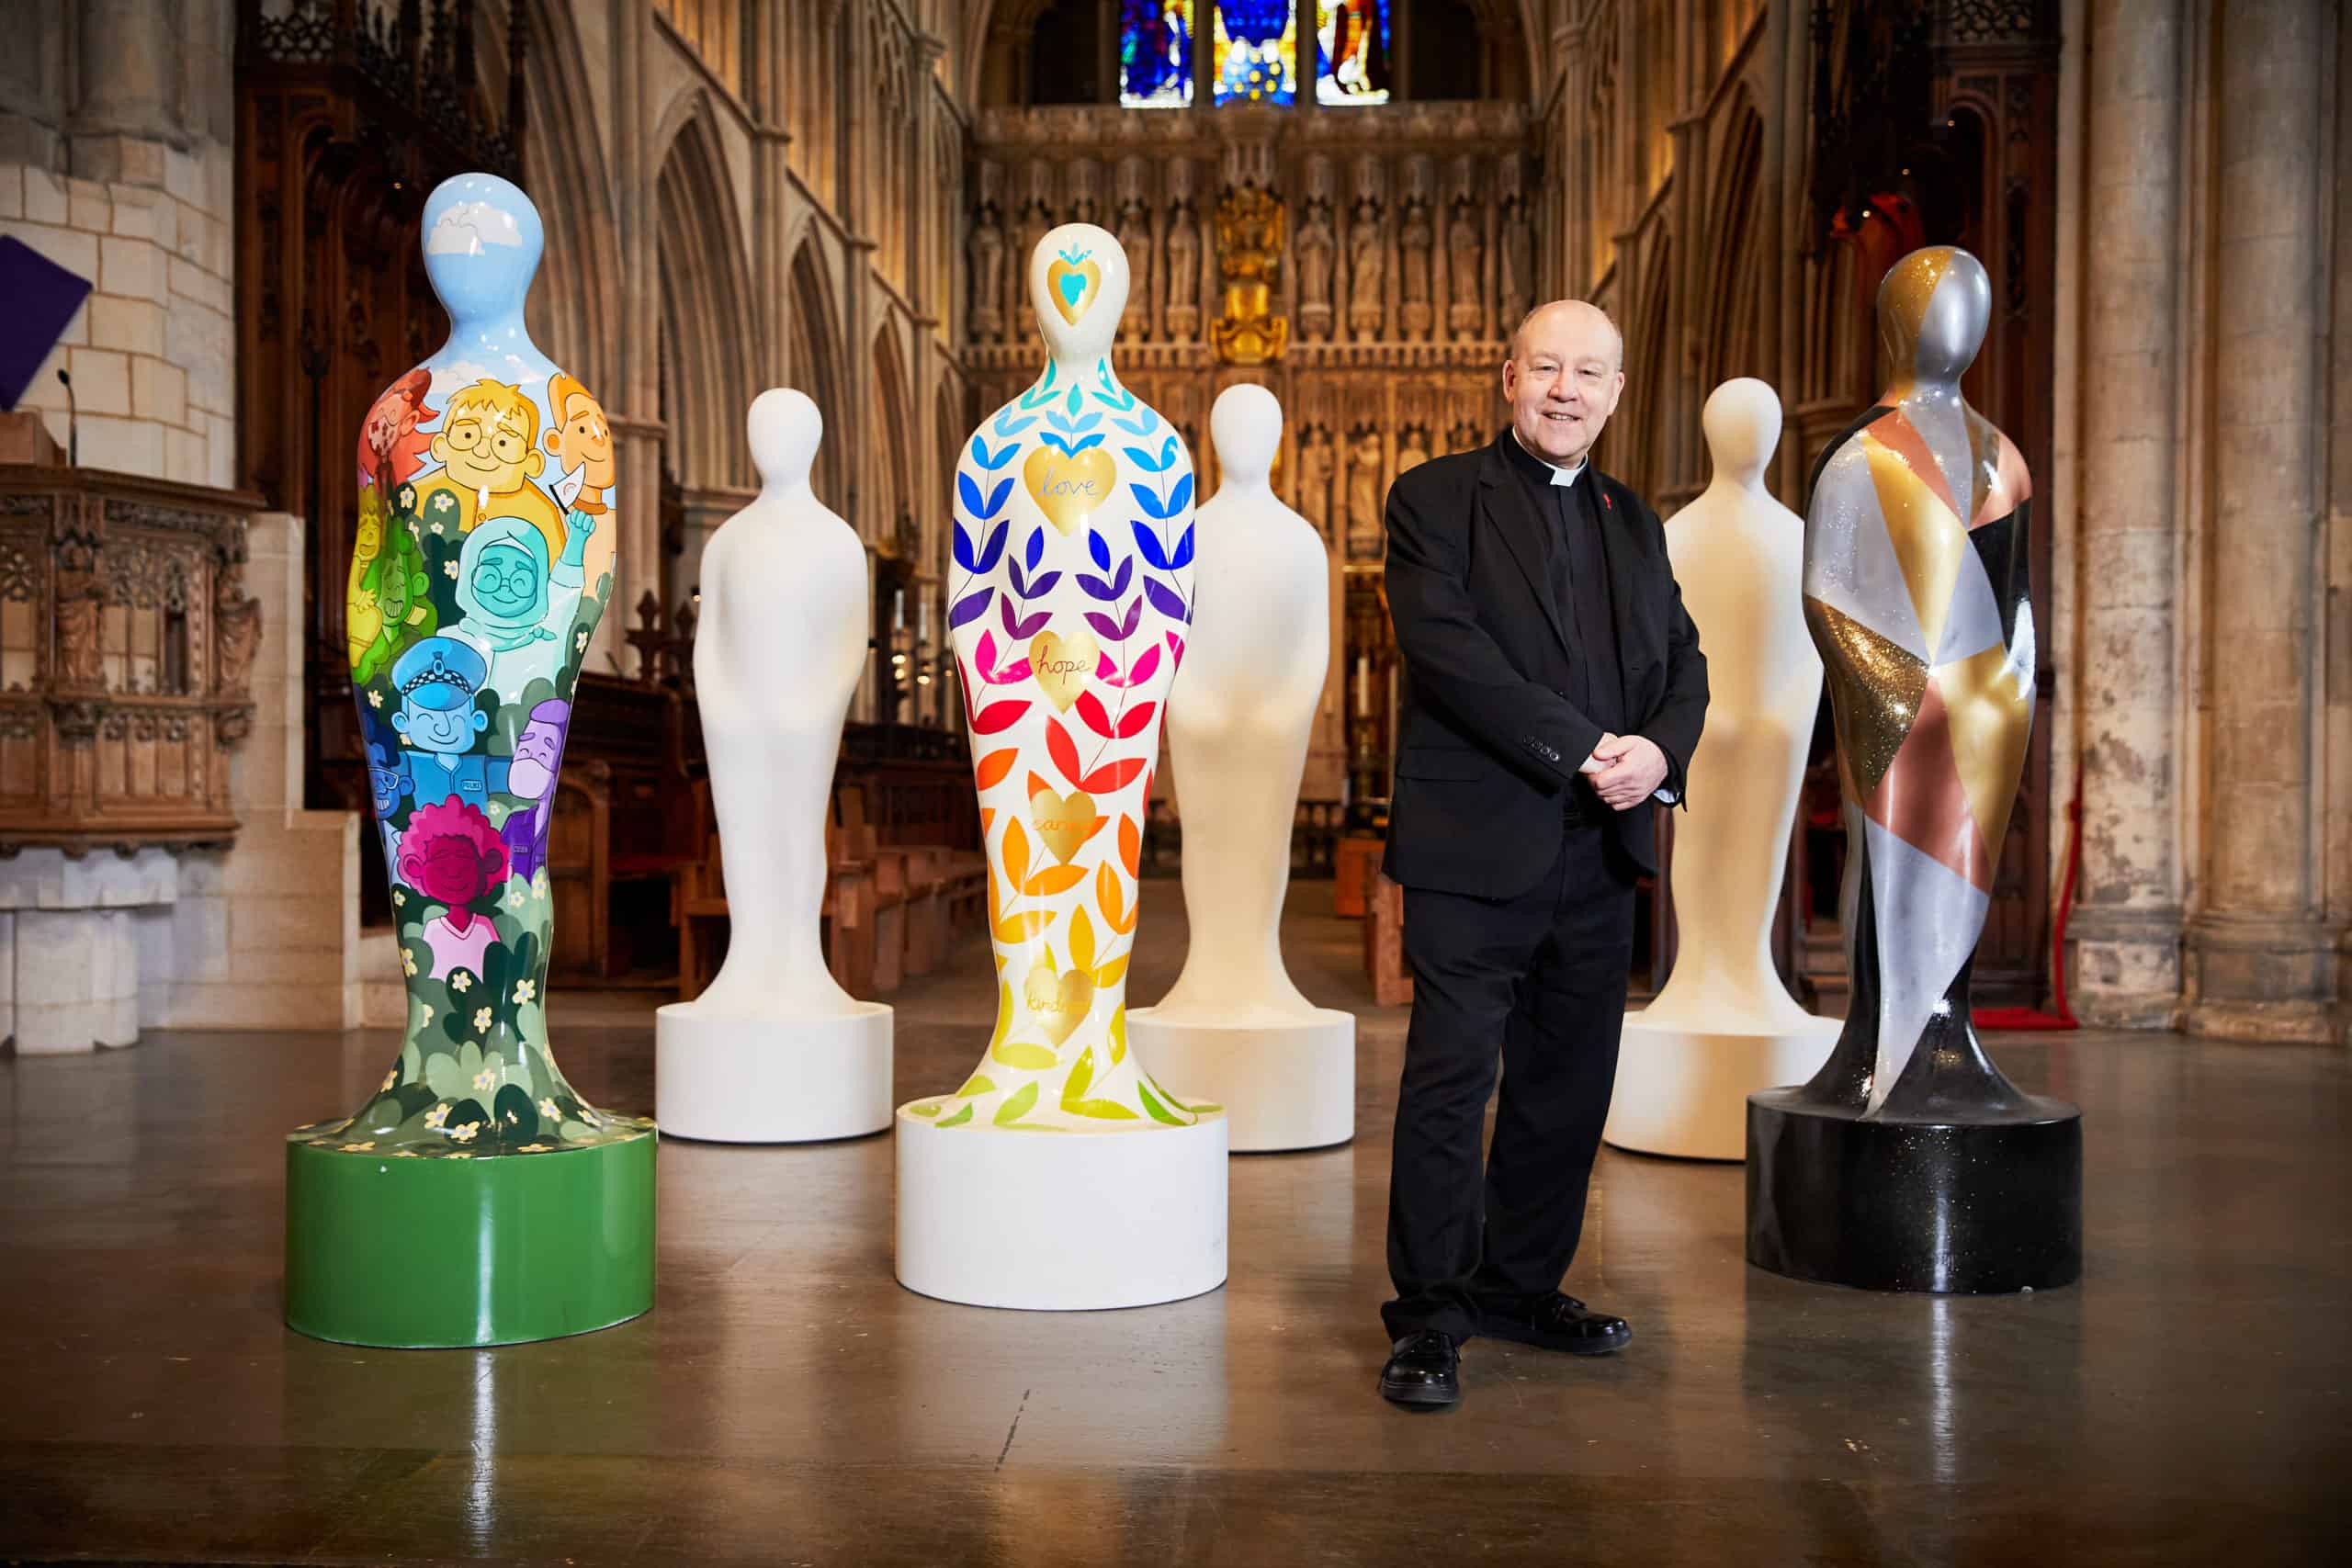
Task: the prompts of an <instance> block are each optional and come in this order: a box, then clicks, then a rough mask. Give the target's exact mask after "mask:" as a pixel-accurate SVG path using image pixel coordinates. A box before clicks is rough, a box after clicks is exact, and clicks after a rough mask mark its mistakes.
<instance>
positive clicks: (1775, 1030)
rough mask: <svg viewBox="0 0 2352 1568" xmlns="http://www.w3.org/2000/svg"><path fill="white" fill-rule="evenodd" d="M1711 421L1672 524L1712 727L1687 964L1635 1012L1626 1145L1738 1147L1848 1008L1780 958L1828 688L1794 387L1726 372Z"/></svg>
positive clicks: (1613, 1116) (1626, 1061) (1692, 827)
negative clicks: (1791, 440) (1698, 472)
mask: <svg viewBox="0 0 2352 1568" xmlns="http://www.w3.org/2000/svg"><path fill="white" fill-rule="evenodd" d="M1700 423H1701V425H1702V429H1703V430H1704V432H1705V434H1706V437H1707V451H1708V454H1709V455H1710V457H1712V458H1713V462H1714V470H1715V472H1714V480H1713V483H1711V484H1710V485H1708V487H1707V489H1706V490H1705V491H1703V492H1702V494H1701V495H1700V496H1699V498H1698V499H1697V500H1695V501H1693V502H1691V504H1690V505H1689V506H1686V507H1684V508H1683V509H1682V510H1681V511H1680V512H1679V513H1676V514H1675V516H1674V519H1673V521H1672V522H1671V523H1669V524H1668V526H1667V530H1666V541H1667V553H1668V556H1669V557H1670V558H1672V560H1673V562H1674V575H1675V580H1676V581H1678V582H1679V583H1680V584H1681V587H1682V602H1683V604H1686V605H1687V606H1689V608H1690V611H1691V619H1692V620H1693V621H1695V622H1696V623H1697V624H1698V626H1699V627H1700V629H1701V635H1702V637H1704V639H1705V643H1706V649H1707V656H1708V657H1707V673H1708V683H1709V686H1710V688H1711V693H1712V694H1711V696H1710V699H1709V701H1708V704H1707V728H1706V732H1705V734H1704V735H1703V736H1702V737H1701V739H1700V741H1699V750H1698V752H1697V754H1696V755H1694V756H1693V757H1692V758H1691V767H1690V784H1691V807H1690V809H1689V810H1688V811H1687V812H1685V813H1684V814H1683V815H1682V816H1681V817H1680V818H1677V820H1676V822H1675V829H1674V865H1673V872H1672V877H1673V885H1674V918H1675V921H1676V923H1677V926H1678V928H1679V932H1680V942H1679V947H1678V949H1677V951H1676V953H1675V959H1674V972H1673V974H1672V975H1671V976H1668V979H1667V983H1666V988H1665V989H1664V990H1662V991H1660V992H1659V993H1658V995H1657V999H1656V1000H1654V1001H1652V1002H1651V1003H1650V1005H1649V1006H1648V1007H1647V1008H1646V1009H1645V1010H1642V1011H1640V1012H1636V1013H1631V1014H1628V1015H1627V1017H1626V1019H1625V1034H1624V1043H1623V1048H1622V1049H1621V1050H1620V1052H1619V1053H1618V1058H1617V1089H1616V1093H1615V1096H1614V1098H1613V1099H1612V1100H1611V1102H1610V1108H1609V1121H1608V1122H1607V1125H1606V1127H1605V1129H1604V1131H1603V1133H1602V1136H1603V1137H1605V1138H1607V1139H1608V1141H1609V1142H1610V1143H1611V1144H1614V1145H1617V1146H1618V1147H1620V1148H1627V1149H1637V1150H1640V1151H1642V1152H1644V1153H1647V1154H1662V1155H1682V1156H1691V1157H1696V1158H1702V1159H1738V1158H1740V1157H1742V1156H1743V1154H1744V1152H1745V1149H1746V1146H1747V1096H1748V1094H1749V1093H1750V1092H1751V1091H1753V1090H1756V1089H1770V1088H1773V1087H1775V1086H1777V1085H1781V1084H1789V1083H1802V1082H1804V1080H1805V1079H1806V1078H1808V1077H1812V1076H1813V1074H1814V1072H1815V1069H1816V1068H1818V1067H1819V1066H1821V1063H1822V1061H1823V1059H1824V1058H1825V1057H1826V1055H1828V1053H1829V1048H1830V1046H1831V1045H1832V1044H1833V1043H1835V1042H1836V1040H1837V1036H1838V1028H1839V1025H1838V1021H1837V1020H1836V1019H1823V1018H1815V1016H1814V1015H1812V1014H1811V1013H1808V1012H1806V1011H1805V1010H1804V1008H1802V1007H1800V1006H1798V1005H1797V1002H1796V999H1795V998H1792V997H1791V996H1790V995H1789V992H1788V987H1785V986H1783V985H1782V984H1781V978H1780V976H1779V975H1778V974H1777V973H1776V972H1775V970H1774V968H1773V964H1772V953H1771V940H1772V913H1773V909H1774V908H1775V906H1776V905H1777V904H1778V903H1779V901H1780V897H1781V878H1782V876H1783V874H1784V873H1785V872H1786V870H1787V866H1788V852H1789V828H1790V824H1791V822H1792V820H1793V818H1794V817H1795V813H1796V806H1797V794H1798V790H1799V788H1800V787H1801V785H1802V784H1803V783H1804V763H1805V750H1806V747H1807V744H1808V743H1809V742H1810V740H1811V739H1812V735H1813V725H1814V716H1815V711H1816V710H1817V709H1818V708H1819V706H1820V703H1821V656H1820V655H1819V654H1818V653H1816V652H1815V650H1814V646H1813V639H1812V637H1810V636H1809V635H1807V633H1806V631H1805V625H1804V586H1803V576H1804V519H1803V518H1801V517H1799V516H1798V515H1797V514H1796V513H1793V512H1792V511H1790V510H1789V509H1788V508H1787V507H1785V506H1782V505H1781V503H1780V502H1777V501H1775V500H1774V499H1772V496H1771V494H1770V492H1769V491H1766V489H1765V488H1764V467H1765V464H1766V463H1767V462H1768V461H1770V458H1771V456H1772V453H1773V451H1774V449H1775V448H1776V447H1777V446H1779V445H1780V439H1781V400H1780V399H1779V397H1778V396H1776V395H1775V394H1774V392H1773V390H1772V389H1771V388H1770V387H1769V386H1767V385H1766V384H1765V383H1764V382H1762V381H1758V380H1755V379H1752V378H1746V377H1743V378H1739V379H1736V380H1732V381H1726V382H1724V384H1723V385H1722V386H1720V387H1718V388H1716V389H1714V391H1713V393H1712V394H1711V395H1710V396H1709V397H1708V399H1707V402H1706V407H1705V408H1704V410H1703V411H1702V413H1701V415H1700Z"/></svg>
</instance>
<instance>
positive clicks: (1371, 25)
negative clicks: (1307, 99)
mask: <svg viewBox="0 0 2352 1568" xmlns="http://www.w3.org/2000/svg"><path fill="white" fill-rule="evenodd" d="M1388 10H1389V0H1315V36H1316V43H1317V46H1318V47H1317V50H1316V51H1315V101H1316V102H1317V103H1320V104H1333V105H1340V106H1351V105H1364V104H1385V103H1386V102H1387V101H1388Z"/></svg>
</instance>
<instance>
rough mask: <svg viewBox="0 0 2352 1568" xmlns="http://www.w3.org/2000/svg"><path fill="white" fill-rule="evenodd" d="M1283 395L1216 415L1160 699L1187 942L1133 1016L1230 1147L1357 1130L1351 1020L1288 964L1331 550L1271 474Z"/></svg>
mask: <svg viewBox="0 0 2352 1568" xmlns="http://www.w3.org/2000/svg"><path fill="white" fill-rule="evenodd" d="M1282 434H1283V410H1282V404H1281V403H1280V402H1279V401H1278V400H1276V399H1275V397H1274V394H1273V393H1272V392H1270V391H1268V390H1267V389H1265V388H1263V387H1259V386H1252V385H1249V384H1246V383H1245V384H1242V385H1238V386H1233V387H1228V388H1227V389H1225V390H1224V391H1223V392H1222V393H1220V394H1218V396H1217V400H1216V406H1215V407H1214V408H1213V409H1212V410H1211V411H1210V412H1209V435H1210V438H1211V439H1212V440H1213V441H1215V442H1216V456H1217V467H1218V469H1219V471H1220V472H1221V473H1222V475H1223V480H1222V482H1221V484H1220V486H1219V488H1218V490H1217V492H1216V496H1215V497H1214V498H1212V499H1211V500H1209V501H1208V502H1204V503H1203V505H1202V506H1201V508H1200V510H1199V512H1198V513H1196V514H1195V517H1194V520H1193V526H1194V527H1195V528H1196V529H1198V531H1199V536H1200V564H1199V567H1198V569H1197V570H1198V576H1197V578H1196V579H1195V581H1196V582H1197V583H1198V589H1197V591H1196V593H1195V595H1194V597H1195V599H1196V601H1197V605H1196V608H1195V610H1194V612H1193V644H1192V651H1191V656H1190V657H1189V658H1188V659H1187V660H1185V664H1184V673H1183V678H1182V680H1180V681H1179V682H1177V683H1176V687H1175V690H1174V691H1173V692H1171V693H1170V695H1169V699H1168V735H1169V750H1170V761H1171V763H1172V765H1173V767H1174V769H1175V784H1176V799H1177V805H1178V808H1179V810H1180V811H1181V812H1182V817H1183V821H1184V910H1185V914H1186V916H1187V919H1188V920H1189V922H1190V925H1191V929H1192V945H1191V948H1190V950H1189V951H1188V952H1187V953H1186V954H1185V959H1184V968H1183V972H1182V974H1181V975H1179V976H1177V980H1176V984H1175V985H1174V987H1171V988H1170V990H1169V993H1168V995H1167V996H1166V997H1164V998H1161V999H1160V1001H1159V1004H1158V1005H1157V1006H1154V1007H1150V1008H1143V1009H1137V1010H1135V1011H1133V1012H1130V1013H1129V1014H1128V1015H1127V1025H1128V1030H1129V1032H1130V1036H1131V1038H1132V1039H1133V1040H1134V1042H1135V1047H1136V1053H1137V1054H1138V1055H1141V1056H1142V1057H1143V1059H1144V1062H1145V1065H1146V1066H1148V1067H1149V1068H1150V1069H1151V1072H1152V1074H1153V1076H1154V1077H1158V1078H1159V1080H1160V1081H1161V1082H1163V1083H1165V1084H1166V1085H1168V1087H1169V1088H1170V1089H1174V1090H1175V1091H1176V1092H1178V1093H1179V1094H1182V1095H1184V1096H1186V1097H1187V1098H1188V1099H1192V1100H1213V1101H1215V1102H1216V1103H1217V1104H1220V1105H1222V1106H1224V1107H1225V1108H1226V1114H1227V1118H1228V1119H1229V1120H1230V1122H1231V1124H1232V1126H1231V1132H1230V1134H1229V1136H1230V1138H1231V1141H1232V1146H1233V1147H1234V1148H1235V1149H1237V1150H1245V1151H1266V1150H1273V1149H1302V1148H1317V1147H1321V1146H1323V1145H1328V1144H1337V1143H1344V1142H1346V1141H1347V1140H1348V1139H1349V1138H1350V1137H1351V1136H1352V1135H1353V1134H1354V1131H1355V1019H1354V1017H1353V1015H1351V1014H1349V1013H1344V1012H1340V1011H1338V1010H1334V1009H1330V1008H1318V1007H1317V1006H1316V1005H1315V1004H1314V1003H1312V1002H1310V1001H1308V1000H1307V999H1306V997H1304V996H1302V995H1301V994H1300V993H1299V989H1298V987H1296V986H1295V985H1294V984H1293V983H1292V982H1291V978H1290V976H1289V974H1288V972H1287V971H1286V970H1285V969H1284V968H1283V954H1282V930H1281V928H1282V912H1283V892H1284V890H1285V889H1286V888H1288V886H1290V839H1291V822H1292V818H1293V817H1294V816H1295V813H1296V809H1297V805H1298V782H1299V777H1300V774H1301V773H1303V772H1304V770H1305V768H1306V744H1307V738H1308V733H1309V731H1310V730H1311V729H1312V728H1314V723H1315V705H1316V703H1317V701H1318V700H1319V699H1320V698H1321V696H1322V693H1323V677H1324V673H1325V671H1326V670H1327V668H1328V667H1329V662H1330V585H1329V583H1330V563H1329V559H1328V558H1327V557H1326V555H1325V552H1324V545H1323V540H1322V538H1321V537H1320V536H1318V535H1317V532H1316V530H1315V526H1314V525H1313V524H1311V523H1309V522H1307V521H1306V518H1304V517H1302V516H1300V515H1299V514H1298V513H1295V512H1294V511H1292V510H1291V509H1290V508H1289V507H1287V506H1285V505H1283V503H1282V502H1281V501H1280V500H1278V499H1276V497H1275V495H1274V492H1273V487H1272V482H1271V475H1272V468H1273V461H1274V454H1275V452H1276V451H1277V450H1278V449H1279V448H1280V446H1281V445H1282Z"/></svg>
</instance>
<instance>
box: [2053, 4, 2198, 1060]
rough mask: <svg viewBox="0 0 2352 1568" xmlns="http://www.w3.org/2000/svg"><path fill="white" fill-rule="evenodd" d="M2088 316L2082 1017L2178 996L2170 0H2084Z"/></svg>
mask: <svg viewBox="0 0 2352 1568" xmlns="http://www.w3.org/2000/svg"><path fill="white" fill-rule="evenodd" d="M2086 19H2087V22H2088V26H2089V41H2088V46H2087V49H2086V66H2087V71H2086V92H2085V98H2086V113H2087V116H2088V118H2089V135H2088V140H2089V154H2088V156H2087V157H2086V159H2085V160H2084V163H2085V166H2086V179H2085V193H2084V194H2085V198H2086V208H2087V211H2086V225H2085V226H2086V231H2087V232H2088V234H2089V235H2090V236H2092V237H2093V243H2090V244H2089V245H2088V246H2086V254H2085V257H2084V262H2083V267H2084V271H2085V273H2086V275H2087V276H2084V277H2082V278H2081V279H2080V287H2079V293H2078V296H2077V298H2078V299H2080V300H2081V301H2082V304H2083V323H2082V375H2081V378H2080V385H2081V387H2082V388H2083V394H2082V400H2081V408H2082V415H2081V418H2082V468H2081V474H2082V489H2081V492H2080V497H2081V499H2080V504H2079V507H2078V513H2077V514H2078V517H2079V519H2080V522H2079V548H2078V550H2077V552H2076V556H2075V559H2076V562H2077V566H2078V569H2079V574H2080V575H2079V581H2080V589H2079V591H2078V592H2077V593H2076V595H2075V603H2076V604H2078V605H2079V606H2080V607H2081V609H2080V615H2081V637H2080V643H2079V646H2078V650H2077V658H2078V660H2079V661H2080V664H2079V668H2080V677H2079V680H2078V682H2077V687H2076V690H2077V692H2078V694H2079V701H2078V703H2077V711H2078V713H2079V714H2080V716H2081V733H2080V746H2081V766H2082V780H2083V783H2082V804H2083V822H2082V835H2083V837H2082V846H2083V849H2082V855H2083V859H2082V876H2081V880H2080V882H2079V883H2078V884H2077V886H2076V888H2075V914H2074V918H2073V920H2072V922H2071V924H2070V926H2069V928H2068V932H2067V935H2068V937H2069V938H2070V940H2071V941H2072V943H2073V946H2074V953H2073V960H2072V962H2073V969H2074V987H2073V1000H2074V1003H2075V1008H2076V1010H2078V1011H2079V1012H2080V1013H2081V1015H2082V1017H2083V1018H2084V1019H2085V1020H2086V1021H2088V1022H2092V1023H2097V1024H2104V1025H2109V1026H2112V1027H2122V1028H2165V1027H2167V1026H2169V1025H2170V1024H2171V1023H2172V1021H2173V1019H2174V1017H2175V1015H2176V1013H2177V1010H2178V1006H2179V998H2180V862H2179V847H2180V846H2179V841H2178V840H2179V835H2178V829H2177V821H2178V815H2177V814H2178V807H2179V793H2178V792H2179V789H2180V785H2181V779H2180V776H2179V774H2178V773H2177V766H2176V759H2177V757H2178V756H2179V754H2180V737H2179V734H2178V730H2177V717H2176V715H2177V710H2178V697H2177V690H2176V682H2175V679H2174V672H2175V670H2176V667H2177V609H2176V605H2175V602H2174V601H2175V583H2176V567H2175V559H2174V552H2175V548H2176V544H2177V519H2178V517H2179V514H2180V506H2179V502H2178V498H2177V496H2176V495H2175V493H2174V484H2173V476H2174V469H2175V462H2176V453H2177V449H2178V444H2179V440H2180V434H2179V421H2178V413H2177V410H2178V400H2179V396H2180V389H2181V387H2180V374H2179V354H2178V347H2177V333H2178V332H2179V322H2178V320H2177V315H2178V309H2179V301H2180V286H2181V279H2180V261H2179V256H2178V243H2179V232H2178V225H2179V209H2180V197H2179V192H2180V183H2181V166H2180V164H2181V132H2182V124H2181V122H2182V116H2183V114H2184V112H2185V111H2184V109H2183V107H2182V104H2181V44H2182V35H2183V22H2182V17H2181V15H2180V6H2178V5H2177V3H2176V0H2092V3H2091V5H2090V6H2089V14H2088V17H2087V18H2086Z"/></svg>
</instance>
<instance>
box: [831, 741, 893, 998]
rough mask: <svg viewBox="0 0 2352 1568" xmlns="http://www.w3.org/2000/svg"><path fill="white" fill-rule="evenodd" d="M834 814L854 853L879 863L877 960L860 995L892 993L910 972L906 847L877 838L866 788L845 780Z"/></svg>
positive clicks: (875, 925)
mask: <svg viewBox="0 0 2352 1568" xmlns="http://www.w3.org/2000/svg"><path fill="white" fill-rule="evenodd" d="M833 815H834V818H835V819H836V820H837V821H838V822H839V823H840V825H841V829H842V834H843V835H844V836H845V838H846V839H847V840H848V842H849V845H850V852H851V854H852V855H854V857H855V858H857V859H859V860H862V861H865V862H866V863H870V864H871V865H872V866H873V868H874V897H873V904H872V909H873V917H874V918H873V925H872V928H871V929H872V931H873V960H872V964H871V968H870V971H869V978H868V980H867V986H868V987H869V988H868V989H866V990H864V991H860V990H858V989H857V988H856V987H850V989H851V994H852V995H854V996H858V997H879V996H888V994H889V993H891V992H892V991H895V990H897V989H898V988H899V982H900V981H901V980H903V979H904V978H905V977H906V956H907V854H906V852H905V851H904V850H902V849H897V848H893V847H889V846H886V845H883V844H880V843H877V842H876V836H875V831H874V825H873V823H872V821H871V820H870V819H869V818H867V816H866V808H865V790H864V789H862V788H861V787H859V786H858V785H856V784H844V785H842V787H840V788H838V789H836V790H834V791H833Z"/></svg>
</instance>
